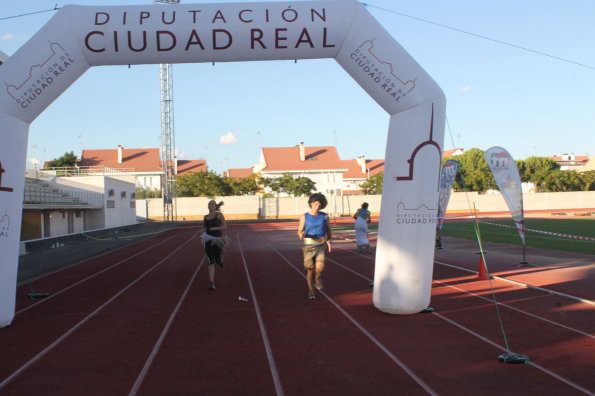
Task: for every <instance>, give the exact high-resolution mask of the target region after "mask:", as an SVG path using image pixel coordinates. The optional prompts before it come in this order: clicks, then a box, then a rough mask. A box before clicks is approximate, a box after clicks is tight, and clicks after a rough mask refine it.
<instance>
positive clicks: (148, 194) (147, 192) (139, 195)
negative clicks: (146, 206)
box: [135, 187, 161, 199]
mask: <svg viewBox="0 0 595 396" xmlns="http://www.w3.org/2000/svg"><path fill="white" fill-rule="evenodd" d="M135 196H136V199H147V198H161V191H159V190H151V189H144V188H141V187H137V188H136V192H135Z"/></svg>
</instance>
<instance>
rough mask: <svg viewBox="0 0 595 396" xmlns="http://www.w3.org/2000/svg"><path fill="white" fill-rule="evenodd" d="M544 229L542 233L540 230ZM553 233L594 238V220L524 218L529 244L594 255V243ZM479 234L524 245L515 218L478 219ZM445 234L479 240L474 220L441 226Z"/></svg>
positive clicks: (489, 238)
mask: <svg viewBox="0 0 595 396" xmlns="http://www.w3.org/2000/svg"><path fill="white" fill-rule="evenodd" d="M539 231H541V232H539ZM543 232H551V233H558V234H568V235H574V236H582V237H588V238H595V219H593V218H578V219H525V237H526V242H527V247H534V248H540V249H554V250H563V251H568V252H576V253H587V254H593V255H595V242H593V241H585V240H578V239H572V238H567V237H562V236H558V235H550V234H544V233H543ZM479 234H480V235H481V239H482V241H488V242H496V243H508V244H511V245H518V246H521V245H522V243H521V238H520V237H519V234H518V232H517V230H516V227H515V226H514V222H513V221H512V220H510V219H509V220H497V221H489V222H488V221H484V220H482V219H480V221H479ZM442 235H443V236H450V237H456V238H465V239H477V236H476V231H475V222H472V221H468V222H449V221H447V222H446V223H445V224H444V226H443V227H442Z"/></svg>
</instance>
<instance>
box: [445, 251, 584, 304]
mask: <svg viewBox="0 0 595 396" xmlns="http://www.w3.org/2000/svg"><path fill="white" fill-rule="evenodd" d="M434 262H435V263H436V264H439V265H442V266H445V267H450V268H454V269H458V270H461V271H465V272H469V273H472V274H477V273H478V272H477V271H473V270H470V269H467V268H463V267H459V266H457V265H453V264H448V263H443V262H441V261H434ZM513 275H514V274H513ZM490 276H491V277H492V278H494V279H498V280H501V281H503V282H508V283H513V284H515V285H520V286H524V287H526V288H528V289H534V290H539V291H540V292H543V293H548V294H554V295H556V296H559V297H564V298H567V299H569V300H574V301H578V302H580V303H583V304H589V305H595V301H591V300H587V299H584V298H581V297H577V296H573V295H571V294H566V293H561V292H557V291H555V290H552V289H546V288H545V287H540V286H534V285H532V284H530V283H525V282H520V281H516V280H514V279H509V278H504V277H502V276H497V275H494V274H490Z"/></svg>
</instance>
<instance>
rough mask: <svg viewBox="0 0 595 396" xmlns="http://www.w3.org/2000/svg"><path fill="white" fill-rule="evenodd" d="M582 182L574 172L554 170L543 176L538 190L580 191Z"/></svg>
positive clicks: (582, 185) (582, 186)
mask: <svg viewBox="0 0 595 396" xmlns="http://www.w3.org/2000/svg"><path fill="white" fill-rule="evenodd" d="M583 188H584V182H583V180H582V178H581V176H580V174H579V173H578V172H576V171H563V170H554V171H551V172H549V173H548V174H547V175H545V176H544V178H543V180H541V182H540V183H539V189H540V190H541V191H545V192H567V191H581V190H583Z"/></svg>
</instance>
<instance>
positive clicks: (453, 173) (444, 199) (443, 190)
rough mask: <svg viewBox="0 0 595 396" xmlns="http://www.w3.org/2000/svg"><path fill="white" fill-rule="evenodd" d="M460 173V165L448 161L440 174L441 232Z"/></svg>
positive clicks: (439, 224)
mask: <svg viewBox="0 0 595 396" xmlns="http://www.w3.org/2000/svg"><path fill="white" fill-rule="evenodd" d="M458 171H459V163H458V162H457V161H455V160H448V161H446V163H445V164H444V165H442V172H441V173H440V193H439V198H438V219H437V224H436V225H437V227H438V229H439V230H441V229H442V224H444V215H445V213H446V208H447V207H448V201H449V199H450V193H451V191H452V186H453V185H454V183H455V179H456V177H457V172H458Z"/></svg>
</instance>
